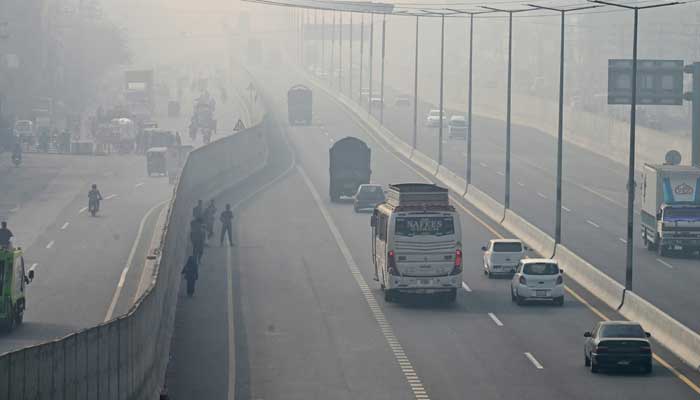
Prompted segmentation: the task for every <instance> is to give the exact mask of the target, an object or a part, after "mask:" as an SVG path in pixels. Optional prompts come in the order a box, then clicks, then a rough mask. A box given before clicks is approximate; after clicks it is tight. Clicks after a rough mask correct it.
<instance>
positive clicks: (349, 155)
mask: <svg viewBox="0 0 700 400" xmlns="http://www.w3.org/2000/svg"><path fill="white" fill-rule="evenodd" d="M371 154H372V152H371V150H370V148H369V147H368V146H367V144H365V142H363V141H362V140H360V139H357V138H354V137H351V136H348V137H346V138H344V139H341V140H338V141H337V142H335V144H334V145H333V147H331V148H330V150H329V157H330V162H329V165H330V169H329V173H330V183H329V185H328V189H329V195H330V197H331V201H333V202H336V201H338V200H340V197H341V196H346V197H351V196H353V195H355V193H357V188H358V187H360V185H362V184H367V183H369V179H370V175H371V174H372V170H371V165H370V164H371Z"/></svg>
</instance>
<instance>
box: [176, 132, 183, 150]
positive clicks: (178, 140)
mask: <svg viewBox="0 0 700 400" xmlns="http://www.w3.org/2000/svg"><path fill="white" fill-rule="evenodd" d="M175 143H177V145H178V146H182V138H181V137H180V132H179V131H177V132H175Z"/></svg>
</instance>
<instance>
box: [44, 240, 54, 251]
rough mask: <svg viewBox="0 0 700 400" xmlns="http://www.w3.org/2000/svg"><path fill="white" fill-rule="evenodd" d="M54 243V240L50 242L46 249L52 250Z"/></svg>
mask: <svg viewBox="0 0 700 400" xmlns="http://www.w3.org/2000/svg"><path fill="white" fill-rule="evenodd" d="M54 243H55V242H54V241H53V240H52V241H50V242H49V244H47V245H46V248H47V249H50V248H52V247H53V244H54Z"/></svg>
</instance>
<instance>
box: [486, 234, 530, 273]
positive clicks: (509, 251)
mask: <svg viewBox="0 0 700 400" xmlns="http://www.w3.org/2000/svg"><path fill="white" fill-rule="evenodd" d="M526 249H527V248H526V247H525V246H523V242H521V241H520V240H518V239H493V240H489V243H488V244H487V245H486V246H484V247H482V248H481V250H482V251H483V252H484V275H486V276H488V277H489V278H492V277H493V276H494V275H512V274H514V273H515V270H516V268H517V267H518V263H519V262H520V260H522V259H523V258H524V257H525V250H526Z"/></svg>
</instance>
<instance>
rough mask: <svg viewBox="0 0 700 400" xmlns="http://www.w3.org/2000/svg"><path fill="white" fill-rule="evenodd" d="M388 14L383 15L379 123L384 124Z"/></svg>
mask: <svg viewBox="0 0 700 400" xmlns="http://www.w3.org/2000/svg"><path fill="white" fill-rule="evenodd" d="M385 49H386V14H384V15H382V77H381V87H380V89H379V93H380V94H379V98H380V99H381V103H380V104H379V123H380V124H382V125H384V56H385V55H386V50H385Z"/></svg>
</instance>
